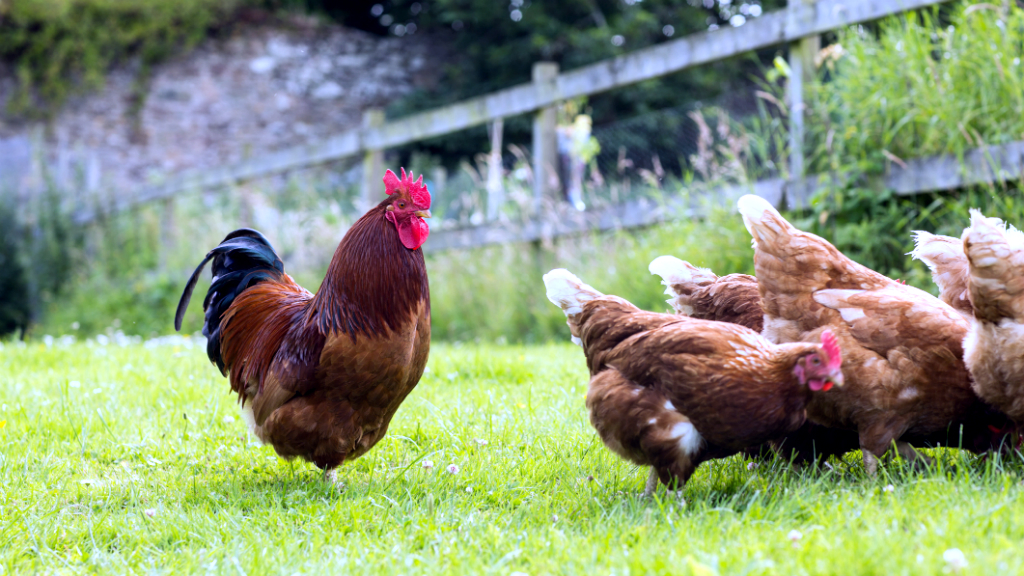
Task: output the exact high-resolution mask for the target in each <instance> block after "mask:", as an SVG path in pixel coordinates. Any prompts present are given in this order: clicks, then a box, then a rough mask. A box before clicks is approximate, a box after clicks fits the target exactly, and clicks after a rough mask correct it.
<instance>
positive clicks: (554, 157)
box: [533, 62, 558, 216]
mask: <svg viewBox="0 0 1024 576" xmlns="http://www.w3.org/2000/svg"><path fill="white" fill-rule="evenodd" d="M557 77H558V64H556V63H555V62H536V63H535V64H534V65H533V83H534V85H535V86H536V87H537V89H538V90H540V91H544V92H547V91H551V90H554V89H555V86H554V83H555V78H557ZM557 121H558V109H557V107H555V106H548V107H547V108H541V109H540V110H539V111H538V112H537V114H536V115H535V116H534V117H533V212H534V215H535V216H539V215H540V212H541V207H542V206H543V202H544V198H545V197H551V196H552V195H553V194H554V192H555V190H556V188H557V182H558V180H557V179H558V170H557V166H558V135H557V132H556V124H557Z"/></svg>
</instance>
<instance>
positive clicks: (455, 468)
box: [446, 464, 459, 474]
mask: <svg viewBox="0 0 1024 576" xmlns="http://www.w3.org/2000/svg"><path fill="white" fill-rule="evenodd" d="M446 470H448V473H449V474H458V473H459V467H458V466H456V465H455V464H449V465H448V468H446Z"/></svg>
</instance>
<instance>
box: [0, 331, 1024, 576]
mask: <svg viewBox="0 0 1024 576" xmlns="http://www.w3.org/2000/svg"><path fill="white" fill-rule="evenodd" d="M563 329H565V328H564V326H563ZM565 330H567V329H565ZM0 346H2V351H0V395H2V397H3V405H2V406H0V475H2V477H3V478H4V479H5V481H4V482H3V484H2V485H0V502H2V504H3V513H4V515H3V518H4V532H3V534H4V536H3V538H4V540H3V542H4V545H3V546H2V547H0V570H3V572H4V573H5V574H34V573H43V574H50V573H102V574H112V573H116V574H121V573H132V574H134V573H149V572H161V573H174V574H196V573H202V574H231V575H236V574H241V573H244V574H259V575H262V574H295V573H303V574H352V575H362V574H368V575H378V574H398V573H401V574H427V575H432V574H455V573H457V574H493V575H498V576H505V575H507V574H512V573H516V572H519V573H525V574H627V573H629V574H673V575H675V574H678V575H688V576H707V575H711V574H751V575H758V576H760V575H770V574H807V575H827V574H835V573H837V572H844V573H856V574H919V573H926V574H941V573H943V572H951V573H952V571H950V570H949V569H947V568H946V563H945V562H944V561H943V558H942V556H943V552H944V551H945V550H947V549H949V548H954V547H955V548H959V549H961V550H962V551H963V552H964V554H965V556H966V558H967V561H968V563H969V566H968V570H969V572H968V573H972V574H999V573H1016V572H1019V571H1020V566H1021V565H1022V564H1024V549H1022V548H1021V547H1020V546H1014V545H1012V544H1013V543H1014V542H1019V541H1021V540H1022V539H1024V517H1022V516H1021V514H1020V513H1019V510H1020V509H1021V507H1022V506H1024V487H1022V486H1021V483H1020V482H1019V477H1020V474H1021V471H1022V463H1021V461H1020V460H1019V459H1013V460H1010V459H1001V458H999V457H998V456H990V457H989V458H987V459H982V458H976V457H973V456H971V455H969V454H965V453H961V452H957V451H955V450H934V451H928V453H929V455H932V456H935V457H937V459H938V460H939V464H938V465H937V466H935V467H933V468H931V469H929V470H926V471H921V472H914V471H912V470H911V469H910V467H909V466H905V465H903V464H902V463H900V462H893V463H890V464H888V465H886V466H884V467H883V469H882V471H881V473H880V476H879V477H878V478H867V477H866V476H865V474H864V472H863V466H862V465H861V463H860V461H859V460H860V459H859V457H858V454H857V453H852V454H849V455H847V457H846V458H845V459H843V460H841V461H839V460H834V461H833V462H832V466H833V468H834V471H833V470H828V469H825V468H822V469H820V470H809V469H805V470H804V471H802V472H794V471H792V470H791V469H790V468H789V467H788V466H787V465H786V464H785V463H782V462H768V463H765V464H762V465H761V466H760V467H758V468H757V469H755V470H748V469H747V464H748V462H747V461H745V460H744V459H743V458H741V457H738V456H736V457H732V458H728V459H725V460H719V461H714V462H709V463H705V464H703V465H702V466H701V467H700V468H699V469H698V470H697V472H696V474H695V475H694V476H693V478H692V479H691V480H690V482H689V484H688V485H687V487H686V489H685V492H684V497H685V500H684V501H680V500H678V499H676V498H675V496H673V495H670V494H667V493H666V492H665V491H664V490H662V491H660V492H659V493H657V494H656V495H655V497H654V498H651V499H648V500H644V499H642V498H641V497H640V492H641V491H642V490H643V486H644V480H645V479H646V476H647V470H646V469H644V468H637V467H636V466H633V465H631V464H629V463H627V462H625V461H623V460H622V459H621V458H619V457H617V456H615V455H614V454H612V453H611V451H610V450H608V449H607V448H605V447H604V446H603V445H602V444H601V441H600V440H599V439H598V438H597V435H596V434H595V433H594V431H593V429H592V428H591V426H590V424H589V422H588V421H587V413H586V410H585V408H584V401H583V397H584V391H585V387H586V382H587V370H586V365H585V362H584V359H583V355H582V353H581V352H580V350H579V348H578V347H576V346H573V345H571V344H569V343H568V342H566V343H564V344H558V345H548V346H529V347H520V346H493V345H485V346H478V345H464V346H452V345H435V346H433V347H432V350H431V357H430V362H429V364H428V368H427V372H426V373H425V374H424V376H423V379H422V380H421V381H420V383H419V386H418V387H417V388H416V390H414V391H413V393H412V394H411V395H410V396H409V397H408V398H407V399H406V400H405V402H404V404H403V405H402V407H401V409H399V411H398V413H397V414H396V416H395V418H394V420H393V421H392V422H391V425H390V429H389V434H388V435H387V437H385V438H384V439H383V440H382V441H381V442H380V444H378V445H377V446H376V447H375V448H374V449H373V450H372V451H370V452H369V453H368V454H366V455H365V456H363V457H362V458H359V459H358V460H355V461H352V462H346V463H345V465H344V466H343V467H341V468H340V469H339V471H338V478H339V479H340V480H341V483H342V486H340V487H333V486H331V485H329V484H327V483H325V482H323V481H322V480H321V479H320V476H321V474H320V471H319V470H317V469H316V468H315V467H313V466H312V465H310V464H307V463H304V462H301V461H292V462H287V461H284V460H282V459H281V458H280V457H278V456H277V455H276V454H275V453H274V450H273V448H271V447H270V446H261V445H259V444H258V443H257V442H255V439H254V438H252V437H251V436H249V435H248V434H247V433H246V431H245V428H244V424H243V423H242V421H241V418H240V417H239V413H238V406H237V402H236V399H235V397H234V395H233V394H231V393H230V392H229V387H228V384H227V382H226V380H225V379H224V378H223V377H222V376H221V375H220V374H219V373H218V372H217V369H216V368H215V367H213V366H211V365H210V363H209V361H208V360H207V359H206V355H205V353H204V350H203V346H202V344H201V343H199V342H195V343H193V342H191V341H183V342H171V343H169V345H162V346H152V345H150V346H143V345H137V344H128V345H125V346H118V345H113V344H111V345H106V346H103V345H101V344H100V343H99V342H96V341H92V342H84V343H78V344H72V345H69V346H64V345H61V344H60V342H59V341H58V342H57V343H55V345H54V346H52V347H49V348H48V347H46V346H44V345H42V344H41V343H34V344H29V345H27V346H20V345H15V344H13V343H4V344H2V345H0ZM424 460H429V461H430V462H432V464H433V466H432V467H431V468H424V467H423V465H422V463H423V461H424ZM452 464H454V465H456V466H458V473H456V474H449V473H448V472H447V471H446V468H447V467H448V466H449V465H452ZM890 485H891V488H889V486H890ZM792 530H797V531H799V532H800V533H801V538H800V539H799V540H797V541H794V540H792V539H791V538H790V537H789V534H790V532H791V531H792Z"/></svg>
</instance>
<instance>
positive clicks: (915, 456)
mask: <svg viewBox="0 0 1024 576" xmlns="http://www.w3.org/2000/svg"><path fill="white" fill-rule="evenodd" d="M896 451H897V452H898V453H899V455H900V456H902V457H903V458H904V459H905V460H906V461H907V462H910V463H911V465H913V466H914V468H916V469H918V470H920V469H923V468H927V467H928V466H931V465H932V464H934V463H935V459H933V458H930V457H928V456H925V455H924V454H921V453H920V452H918V451H917V450H915V449H914V447H913V446H911V445H910V444H908V443H906V442H896Z"/></svg>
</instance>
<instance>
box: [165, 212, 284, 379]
mask: <svg viewBox="0 0 1024 576" xmlns="http://www.w3.org/2000/svg"><path fill="white" fill-rule="evenodd" d="M210 260H213V265H212V270H211V272H212V273H213V282H212V283H211V284H210V290H209V291H208V292H207V293H206V297H205V298H204V299H203V310H204V311H205V313H206V314H205V316H206V319H205V322H204V323H203V335H204V336H206V337H207V345H206V346H207V348H206V353H207V355H208V356H209V357H210V360H211V361H212V362H214V363H216V364H217V367H218V368H220V369H221V371H223V370H224V363H223V360H222V359H221V354H220V319H221V316H222V315H223V314H224V312H226V311H227V309H228V308H229V307H230V306H231V303H232V302H234V301H235V298H236V297H237V296H238V295H239V294H241V293H242V292H243V291H245V289H246V288H249V287H250V286H253V285H255V284H259V283H260V282H263V281H265V280H271V279H277V278H280V277H281V275H282V274H284V262H282V261H281V258H280V257H279V256H278V255H277V252H275V251H274V247H273V246H271V244H270V241H268V240H267V239H266V237H264V236H263V234H260V233H259V232H257V231H255V230H251V229H249V228H240V229H238V230H235V231H234V232H232V233H230V234H228V235H227V236H226V237H225V238H224V241H223V242H221V243H220V244H219V245H218V246H217V247H216V248H214V249H213V250H210V252H209V253H208V254H207V255H206V257H205V258H203V261H202V262H200V263H199V266H198V267H197V268H196V270H195V272H193V273H192V276H191V277H190V278H189V280H188V283H187V284H186V285H185V291H184V292H183V293H182V295H181V300H180V301H179V302H178V309H177V311H176V312H175V315H174V329H175V330H181V321H182V318H183V317H184V316H185V311H186V310H187V309H188V304H189V301H190V300H191V299H192V292H193V291H194V290H195V287H196V283H197V282H198V281H199V275H200V274H202V272H203V268H205V267H206V263H207V262H209V261H210Z"/></svg>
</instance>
